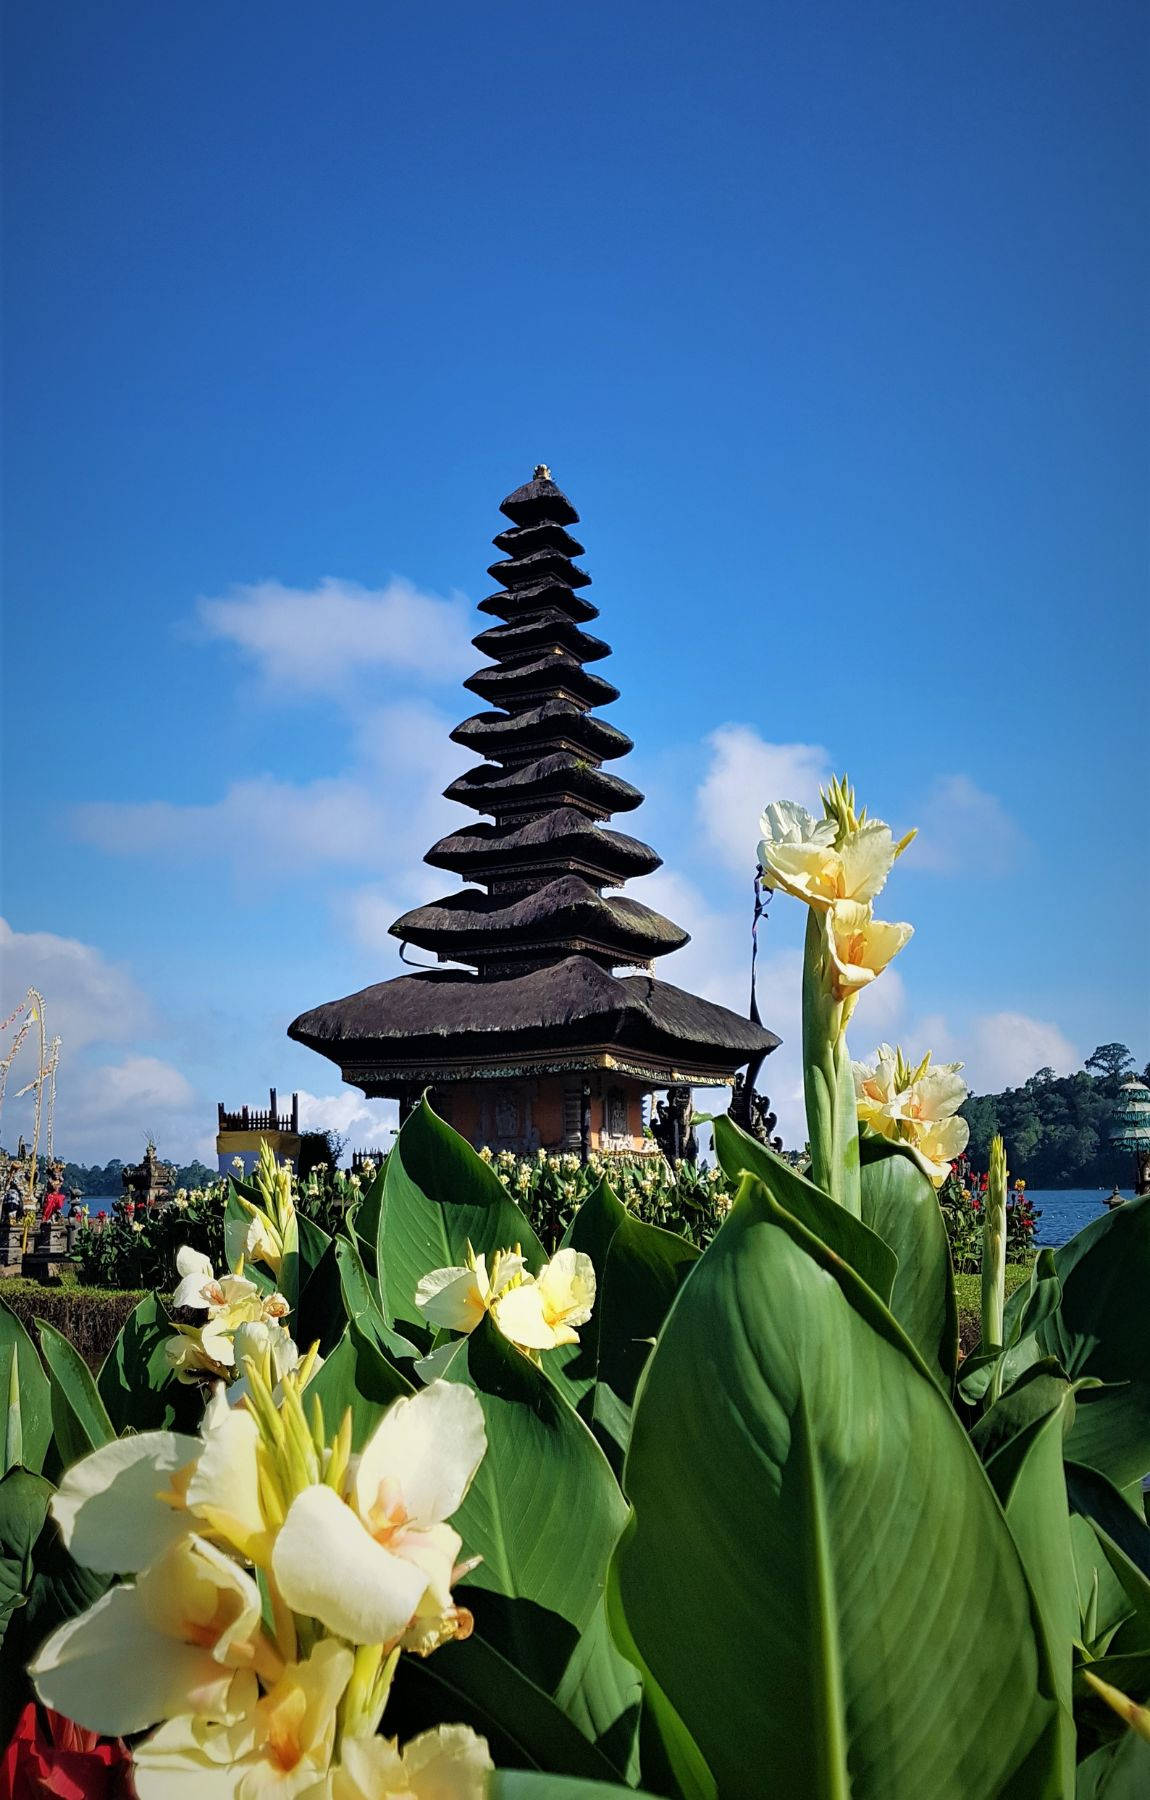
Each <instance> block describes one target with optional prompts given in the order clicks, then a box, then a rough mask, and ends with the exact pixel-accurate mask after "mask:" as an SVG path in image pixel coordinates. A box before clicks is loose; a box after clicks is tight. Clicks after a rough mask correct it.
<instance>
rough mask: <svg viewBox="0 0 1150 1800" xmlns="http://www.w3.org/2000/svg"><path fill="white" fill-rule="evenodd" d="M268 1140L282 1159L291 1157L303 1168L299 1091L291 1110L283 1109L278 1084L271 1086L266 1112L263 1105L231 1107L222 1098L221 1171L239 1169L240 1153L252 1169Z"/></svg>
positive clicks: (218, 1147) (227, 1172)
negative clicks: (274, 1086) (300, 1156)
mask: <svg viewBox="0 0 1150 1800" xmlns="http://www.w3.org/2000/svg"><path fill="white" fill-rule="evenodd" d="M264 1143H266V1144H267V1146H268V1148H269V1149H270V1150H273V1151H274V1152H275V1154H276V1156H277V1157H278V1159H279V1161H280V1162H284V1161H290V1162H291V1164H292V1166H293V1168H296V1169H298V1168H299V1153H300V1129H299V1095H298V1094H293V1095H292V1097H291V1111H290V1112H286V1113H281V1112H280V1109H279V1097H278V1095H277V1094H276V1090H275V1088H269V1089H268V1105H267V1110H266V1112H265V1111H264V1109H263V1108H262V1107H257V1106H240V1107H237V1108H236V1109H235V1110H234V1111H229V1110H228V1108H227V1107H226V1106H225V1105H224V1103H223V1101H222V1100H221V1101H220V1103H219V1106H218V1108H217V1128H216V1167H217V1168H218V1169H219V1172H220V1174H221V1175H231V1174H234V1172H235V1159H236V1157H237V1156H238V1157H239V1158H240V1159H241V1161H242V1162H243V1165H244V1168H245V1170H246V1171H248V1172H250V1171H251V1170H252V1169H254V1168H255V1166H256V1164H257V1163H258V1162H259V1160H260V1145H261V1144H264Z"/></svg>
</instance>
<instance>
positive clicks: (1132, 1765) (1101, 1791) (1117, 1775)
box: [1074, 1201, 1150, 1800]
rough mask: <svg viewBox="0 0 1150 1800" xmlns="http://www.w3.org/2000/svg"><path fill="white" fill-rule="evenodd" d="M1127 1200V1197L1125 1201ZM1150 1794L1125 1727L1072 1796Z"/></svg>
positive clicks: (1148, 1758) (1136, 1741) (1098, 1798)
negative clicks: (1120, 1735) (1122, 1733)
mask: <svg viewBox="0 0 1150 1800" xmlns="http://www.w3.org/2000/svg"><path fill="white" fill-rule="evenodd" d="M1126 1204H1127V1205H1129V1204H1130V1202H1129V1201H1127V1202H1126ZM1147 1794H1150V1744H1148V1743H1146V1741H1145V1739H1144V1738H1140V1737H1139V1736H1138V1734H1137V1732H1134V1731H1131V1730H1129V1729H1127V1731H1126V1734H1125V1736H1124V1737H1121V1738H1119V1739H1118V1741H1117V1742H1116V1743H1113V1744H1106V1745H1104V1746H1103V1748H1102V1749H1101V1750H1096V1751H1095V1752H1094V1754H1093V1756H1088V1757H1087V1758H1086V1761H1085V1762H1082V1763H1079V1765H1078V1780H1077V1785H1076V1787H1075V1790H1074V1795H1075V1800H1146V1796H1147Z"/></svg>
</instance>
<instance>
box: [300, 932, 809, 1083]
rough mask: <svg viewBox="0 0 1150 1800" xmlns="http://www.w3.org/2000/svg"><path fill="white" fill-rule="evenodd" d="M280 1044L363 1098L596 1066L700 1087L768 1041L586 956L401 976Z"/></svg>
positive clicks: (306, 1020)
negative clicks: (309, 1055)
mask: <svg viewBox="0 0 1150 1800" xmlns="http://www.w3.org/2000/svg"><path fill="white" fill-rule="evenodd" d="M288 1036H289V1037H291V1038H294V1039H295V1040H296V1042H297V1043H301V1044H306V1045H308V1047H309V1048H310V1049H312V1050H318V1051H319V1053H320V1055H321V1056H326V1057H329V1058H330V1059H331V1061H332V1062H334V1063H337V1064H338V1065H339V1067H340V1069H341V1070H342V1072H343V1077H344V1080H345V1081H350V1082H351V1083H353V1085H355V1086H356V1087H361V1088H363V1090H364V1092H365V1093H368V1094H375V1095H389V1094H402V1093H404V1092H406V1091H408V1090H409V1089H410V1088H411V1087H412V1086H418V1085H420V1084H421V1083H425V1082H439V1081H476V1080H484V1079H491V1078H492V1077H499V1078H502V1079H507V1078H509V1077H512V1076H515V1075H517V1074H529V1073H537V1072H542V1071H550V1072H557V1073H562V1072H566V1071H568V1070H571V1071H578V1070H582V1069H597V1068H611V1069H618V1070H619V1071H620V1072H622V1073H628V1074H632V1075H635V1076H638V1077H639V1078H640V1079H645V1080H647V1081H648V1082H649V1083H650V1084H651V1085H652V1086H662V1085H664V1084H668V1083H671V1082H695V1083H698V1084H699V1085H700V1086H703V1085H706V1084H707V1083H708V1082H715V1081H716V1080H718V1081H723V1080H726V1079H728V1078H729V1076H730V1074H731V1073H732V1071H733V1070H735V1069H737V1068H739V1067H740V1066H741V1065H742V1064H743V1063H745V1062H747V1061H749V1059H750V1058H751V1057H758V1056H762V1055H765V1054H766V1053H767V1052H768V1051H770V1050H773V1049H774V1048H775V1046H776V1044H777V1043H778V1041H779V1040H778V1038H777V1037H776V1036H775V1034H774V1032H773V1031H767V1030H766V1029H765V1027H763V1026H761V1025H755V1024H752V1022H751V1021H750V1020H749V1019H742V1018H740V1017H739V1016H738V1014H737V1013H733V1012H729V1011H728V1009H727V1008H726V1007H725V1006H717V1005H715V1004H714V1002H713V1001H710V1000H700V999H698V998H697V997H696V996H695V995H694V994H688V993H685V992H684V991H683V989H682V988H677V987H672V986H671V985H670V983H669V982H665V981H656V980H654V978H653V977H652V976H649V975H625V976H619V975H611V974H609V973H608V972H607V970H605V969H602V968H600V966H599V964H598V963H596V962H593V961H592V960H591V959H590V957H586V956H570V957H566V958H565V959H564V960H563V961H562V962H558V963H555V964H553V965H552V966H551V967H549V968H543V969H534V970H531V971H530V972H529V973H527V974H525V975H514V976H508V977H507V978H505V979H503V980H490V979H489V980H486V981H481V980H480V979H479V978H478V977H477V976H475V975H470V974H467V973H464V972H463V971H461V970H455V969H443V970H426V971H423V970H421V971H420V972H419V973H417V974H414V975H401V976H399V977H398V979H396V980H394V981H381V982H378V983H377V984H376V985H375V986H374V987H367V988H362V989H361V990H360V992H359V993H357V994H349V995H347V997H346V998H345V999H343V1000H332V1001H329V1002H328V1004H327V1005H326V1006H317V1007H315V1008H314V1009H313V1010H312V1011H311V1012H306V1013H301V1014H300V1017H299V1018H298V1019H296V1020H295V1021H294V1022H293V1023H292V1024H291V1025H290V1026H289V1027H288Z"/></svg>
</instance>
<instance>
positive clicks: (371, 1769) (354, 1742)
mask: <svg viewBox="0 0 1150 1800" xmlns="http://www.w3.org/2000/svg"><path fill="white" fill-rule="evenodd" d="M493 1768H494V1764H493V1763H492V1761H491V1757H490V1754H489V1752H488V1749H487V1742H486V1739H484V1738H481V1737H477V1736H476V1734H475V1732H474V1731H472V1730H471V1729H470V1727H469V1726H467V1725H437V1726H436V1727H435V1729H434V1730H433V1731H425V1732H423V1733H422V1735H421V1736H420V1737H417V1738H412V1740H411V1742H410V1743H407V1744H405V1745H404V1746H403V1749H402V1750H400V1748H399V1746H398V1745H397V1744H396V1743H394V1742H389V1741H388V1739H387V1738H382V1737H371V1738H368V1737H363V1738H345V1739H344V1742H343V1746H342V1749H341V1750H340V1760H339V1766H338V1767H337V1768H334V1769H333V1770H332V1771H331V1774H330V1775H329V1777H328V1782H327V1785H326V1787H325V1788H324V1789H323V1800H483V1796H484V1794H485V1793H486V1792H487V1777H488V1775H489V1774H490V1773H491V1771H492V1769H493ZM308 1800H311V1796H308ZM316 1800H319V1796H318V1795H317V1796H316Z"/></svg>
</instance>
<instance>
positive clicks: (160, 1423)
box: [96, 1294, 203, 1435]
mask: <svg viewBox="0 0 1150 1800" xmlns="http://www.w3.org/2000/svg"><path fill="white" fill-rule="evenodd" d="M174 1335H175V1330H174V1327H173V1325H172V1322H171V1320H170V1319H169V1318H168V1315H167V1313H166V1312H165V1311H164V1308H163V1306H162V1304H161V1302H160V1298H159V1296H158V1295H157V1294H148V1295H147V1296H146V1298H145V1299H143V1300H141V1301H140V1303H139V1305H138V1306H137V1307H135V1308H133V1310H132V1311H131V1312H130V1313H129V1314H128V1317H127V1318H126V1319H125V1321H124V1325H123V1329H122V1330H121V1332H120V1335H119V1337H118V1338H117V1339H116V1341H115V1343H114V1344H113V1345H112V1348H111V1349H110V1350H109V1352H108V1354H107V1356H106V1357H105V1358H104V1363H103V1366H102V1368H101V1369H100V1373H99V1376H98V1378H97V1381H96V1388H97V1391H98V1393H99V1395H100V1399H101V1400H102V1401H103V1403H104V1406H105V1408H106V1409H107V1414H108V1418H109V1421H110V1422H111V1426H112V1430H113V1432H114V1433H115V1434H117V1435H119V1434H121V1433H123V1432H125V1431H129V1430H130V1431H187V1432H194V1431H195V1430H196V1427H197V1424H198V1422H199V1418H200V1415H201V1414H202V1412H203V1397H202V1395H201V1394H200V1392H199V1390H198V1389H197V1388H195V1387H193V1386H191V1385H190V1384H188V1383H181V1382H179V1381H177V1380H176V1379H175V1376H174V1375H173V1373H172V1369H171V1365H170V1363H169V1362H168V1359H167V1357H166V1355H165V1354H164V1346H165V1344H166V1343H167V1342H168V1339H169V1338H171V1337H173V1336H174Z"/></svg>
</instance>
